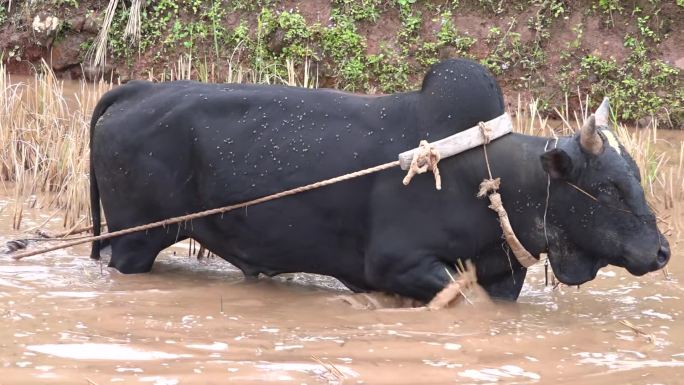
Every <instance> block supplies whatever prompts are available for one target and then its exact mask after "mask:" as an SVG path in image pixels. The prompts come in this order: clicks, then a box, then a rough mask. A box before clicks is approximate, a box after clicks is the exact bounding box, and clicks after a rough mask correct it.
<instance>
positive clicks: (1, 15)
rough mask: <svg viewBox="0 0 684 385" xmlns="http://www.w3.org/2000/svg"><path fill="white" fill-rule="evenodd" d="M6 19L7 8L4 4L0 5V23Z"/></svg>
mask: <svg viewBox="0 0 684 385" xmlns="http://www.w3.org/2000/svg"><path fill="white" fill-rule="evenodd" d="M6 21H7V10H6V9H5V7H4V6H2V7H0V25H2V24H4V23H5V22H6Z"/></svg>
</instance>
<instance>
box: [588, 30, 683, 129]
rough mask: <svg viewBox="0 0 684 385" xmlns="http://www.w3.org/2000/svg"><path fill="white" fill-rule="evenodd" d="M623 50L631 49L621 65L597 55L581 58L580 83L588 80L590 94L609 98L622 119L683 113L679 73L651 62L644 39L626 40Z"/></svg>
mask: <svg viewBox="0 0 684 385" xmlns="http://www.w3.org/2000/svg"><path fill="white" fill-rule="evenodd" d="M625 47H627V48H629V49H630V55H629V57H628V58H627V59H626V60H625V61H624V62H623V63H618V62H617V61H616V60H615V59H613V58H610V59H603V58H601V57H599V56H596V55H587V56H585V57H584V58H583V59H582V61H581V65H580V70H581V71H580V80H587V81H589V83H590V86H589V88H590V94H591V95H592V96H593V97H594V98H595V99H599V98H601V97H603V96H609V97H610V98H611V100H612V103H613V106H614V109H615V111H617V115H618V118H620V119H623V120H636V119H639V118H641V117H644V116H648V115H659V114H669V112H671V111H682V109H683V108H684V103H683V102H682V100H684V98H683V96H684V91H682V90H681V87H680V86H679V73H680V70H679V69H677V68H675V67H672V66H670V65H668V64H666V63H664V62H662V61H660V60H651V59H650V58H649V56H648V54H647V53H648V52H647V49H646V46H645V44H644V42H643V40H640V39H638V38H636V37H634V36H630V35H628V36H626V37H625Z"/></svg>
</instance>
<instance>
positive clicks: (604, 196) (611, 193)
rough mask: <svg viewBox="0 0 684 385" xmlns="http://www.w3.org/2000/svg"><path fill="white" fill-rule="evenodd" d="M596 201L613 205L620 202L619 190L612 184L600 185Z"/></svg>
mask: <svg viewBox="0 0 684 385" xmlns="http://www.w3.org/2000/svg"><path fill="white" fill-rule="evenodd" d="M598 199H599V201H601V202H603V203H613V202H615V201H618V200H622V197H621V196H620V190H619V189H618V188H617V186H615V185H614V184H612V183H606V184H602V185H601V186H599V188H598Z"/></svg>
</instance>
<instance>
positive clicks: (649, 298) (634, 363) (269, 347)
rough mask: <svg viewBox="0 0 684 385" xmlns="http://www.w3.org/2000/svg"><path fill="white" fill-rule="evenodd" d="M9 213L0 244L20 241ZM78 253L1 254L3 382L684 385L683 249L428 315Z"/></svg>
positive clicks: (195, 264)
mask: <svg viewBox="0 0 684 385" xmlns="http://www.w3.org/2000/svg"><path fill="white" fill-rule="evenodd" d="M9 203H10V202H9V201H8V200H6V199H5V200H2V199H0V208H4V207H7V205H8V204H9ZM6 211H9V210H4V211H2V212H0V223H2V224H1V225H0V242H2V244H4V242H5V241H6V240H8V239H14V238H17V237H18V236H19V235H20V234H18V233H13V232H12V231H11V230H10V228H9V222H10V221H9V220H8V218H7V217H8V215H9V214H8V213H7V212H6ZM47 217H48V214H47V211H40V210H37V209H36V210H29V211H28V212H27V217H26V218H25V220H24V221H25V222H24V226H26V227H30V226H32V225H35V224H39V223H41V222H43V221H44V220H45V219H46V218H47ZM679 219H681V216H680V218H679ZM53 222H54V223H55V225H56V226H57V225H59V220H58V219H53ZM675 243H676V242H673V244H675ZM87 255H88V250H87V247H79V248H74V249H69V250H66V251H57V252H53V253H50V254H48V255H44V256H35V257H30V258H26V259H24V260H22V261H19V262H14V261H12V260H10V259H9V258H8V257H7V256H2V257H1V258H2V259H0V260H1V261H2V262H1V263H0V325H1V327H0V352H1V353H0V368H1V369H0V370H1V373H2V376H0V384H36V383H55V384H74V383H84V384H86V383H96V384H109V383H126V384H127V383H140V384H188V383H196V384H210V383H215V384H223V383H226V382H229V381H231V382H233V383H240V384H262V383H294V384H364V383H365V384H444V383H454V384H466V383H473V384H483V383H494V382H499V383H549V382H552V381H553V382H554V383H560V384H563V383H573V384H575V383H582V384H617V383H620V384H627V383H635V384H636V383H639V384H658V383H667V384H677V383H684V325H683V324H682V322H681V319H682V316H683V314H682V313H683V312H684V302H683V301H682V297H684V286H683V285H682V283H681V282H680V277H682V275H684V262H682V258H681V256H682V255H681V251H680V249H679V248H677V249H676V250H675V253H674V257H673V258H672V262H671V263H670V265H669V272H670V275H671V276H672V278H671V279H670V280H666V279H665V277H664V274H662V273H661V272H658V273H653V274H650V275H647V276H645V277H641V278H635V277H632V276H630V275H629V274H628V273H626V272H625V271H623V270H621V269H617V268H607V269H604V270H602V271H601V272H600V274H599V276H598V277H597V279H596V280H594V281H593V282H591V283H588V284H586V285H583V286H582V287H581V289H580V290H577V289H576V288H569V287H561V288H558V289H556V290H553V289H552V288H550V287H545V286H544V272H543V266H535V267H534V268H533V269H532V271H531V272H530V274H529V276H528V280H527V282H526V285H525V288H524V290H523V293H522V295H521V297H520V300H519V301H518V302H517V303H508V304H494V305H487V304H485V303H478V302H476V303H474V304H472V305H471V304H468V303H464V304H462V305H460V306H458V307H456V308H454V309H448V310H443V311H437V312H384V311H373V310H356V309H353V308H352V307H350V306H349V304H347V303H345V302H343V301H341V300H339V296H340V294H347V292H346V291H345V290H344V289H342V288H341V286H340V285H339V284H337V283H336V282H335V281H334V280H332V279H328V278H324V277H316V276H311V275H295V276H294V277H293V278H292V277H291V278H290V279H261V280H259V281H257V282H245V281H243V280H242V276H241V273H239V272H238V271H236V270H235V269H234V268H232V267H231V266H230V265H228V264H227V263H225V262H222V261H221V260H219V259H216V258H209V259H204V260H202V261H197V259H195V258H194V257H193V258H190V257H188V249H187V246H178V247H174V248H170V249H168V250H166V251H165V252H164V253H163V255H161V256H160V257H159V258H158V260H157V262H156V264H155V267H154V269H153V271H152V273H150V274H141V275H133V276H124V275H121V274H119V273H117V272H116V271H114V270H111V269H108V268H106V267H103V266H101V265H100V264H99V263H97V262H93V261H91V260H89V259H88V257H87ZM620 320H627V321H629V322H631V323H632V324H635V325H638V326H639V327H641V328H642V329H643V331H644V332H646V333H650V334H652V335H653V337H655V340H654V341H653V342H649V341H648V340H647V338H645V337H643V336H639V335H636V334H635V333H634V332H633V331H632V330H630V329H629V328H628V327H626V326H624V325H622V324H620V323H619V321H620Z"/></svg>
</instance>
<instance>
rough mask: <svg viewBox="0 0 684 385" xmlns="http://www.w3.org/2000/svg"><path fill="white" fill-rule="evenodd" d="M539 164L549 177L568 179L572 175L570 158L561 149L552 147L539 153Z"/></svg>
mask: <svg viewBox="0 0 684 385" xmlns="http://www.w3.org/2000/svg"><path fill="white" fill-rule="evenodd" d="M540 158H541V164H542V167H543V168H544V171H546V172H547V173H548V174H549V175H550V176H551V178H554V179H570V176H571V175H572V158H570V155H568V153H567V152H565V151H563V150H561V149H557V148H555V149H553V150H550V151H547V152H545V153H543V154H541V157H540Z"/></svg>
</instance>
